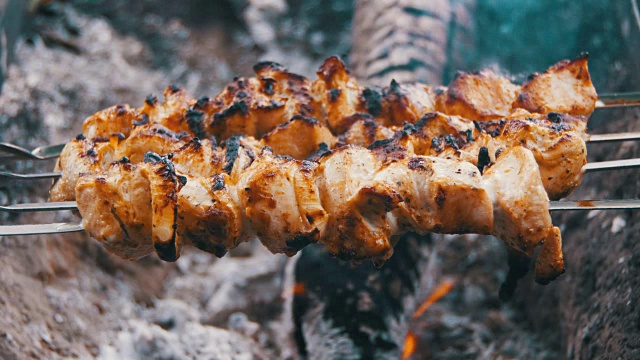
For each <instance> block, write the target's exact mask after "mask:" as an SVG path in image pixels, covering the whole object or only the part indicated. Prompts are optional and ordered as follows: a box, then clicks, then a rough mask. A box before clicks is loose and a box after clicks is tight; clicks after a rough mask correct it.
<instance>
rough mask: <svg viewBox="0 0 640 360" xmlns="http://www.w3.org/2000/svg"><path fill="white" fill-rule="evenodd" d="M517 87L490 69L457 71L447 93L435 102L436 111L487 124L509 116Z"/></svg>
mask: <svg viewBox="0 0 640 360" xmlns="http://www.w3.org/2000/svg"><path fill="white" fill-rule="evenodd" d="M519 89H520V87H519V86H518V85H515V84H513V83H512V82H511V81H509V80H508V79H507V78H505V77H503V76H500V75H498V74H495V73H494V72H493V71H491V70H483V71H481V72H478V73H464V72H460V73H458V75H457V76H456V78H455V80H453V82H452V83H451V84H450V85H449V88H448V89H447V90H444V91H441V92H440V93H439V94H438V96H437V99H436V104H437V105H436V108H437V110H438V111H440V112H443V113H445V114H451V115H458V116H462V117H464V118H467V119H473V120H478V121H486V120H492V119H498V118H502V117H505V116H507V115H509V114H510V113H511V104H513V102H514V100H515V99H516V96H517V94H518V90H519Z"/></svg>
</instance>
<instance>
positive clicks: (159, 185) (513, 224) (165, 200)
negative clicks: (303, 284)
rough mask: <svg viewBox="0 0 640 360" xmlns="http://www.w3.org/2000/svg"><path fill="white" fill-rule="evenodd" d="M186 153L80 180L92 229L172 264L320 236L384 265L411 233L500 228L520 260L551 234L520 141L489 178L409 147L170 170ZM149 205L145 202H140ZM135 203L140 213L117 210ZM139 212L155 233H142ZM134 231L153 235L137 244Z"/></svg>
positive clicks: (108, 241)
mask: <svg viewBox="0 0 640 360" xmlns="http://www.w3.org/2000/svg"><path fill="white" fill-rule="evenodd" d="M398 143H399V140H394V141H392V142H390V143H388V144H385V145H381V146H379V147H378V148H377V149H382V148H384V147H394V146H398ZM184 149H189V150H188V151H193V146H192V147H189V148H187V147H185V148H184ZM199 149H206V147H204V146H200V147H199ZM184 151H187V150H184ZM396 151H397V150H391V151H390V152H391V153H394V152H396ZM246 153H247V150H245V148H244V147H240V148H239V151H238V154H239V155H238V158H239V159H240V158H243V157H244V158H248V156H246V155H243V154H246ZM179 159H181V158H180V156H178V155H174V156H173V157H172V158H170V157H162V158H161V160H160V161H157V162H156V163H153V162H148V163H144V164H140V165H131V164H126V166H128V167H129V168H130V169H123V167H124V166H125V164H121V163H119V162H118V163H114V164H112V165H111V166H110V167H109V170H108V171H107V173H106V174H91V175H84V176H82V177H81V180H80V182H79V185H78V191H77V195H78V207H79V210H80V213H81V215H82V217H83V219H84V220H83V221H84V226H85V229H86V230H87V231H88V232H89V233H90V234H91V235H92V236H94V237H95V238H97V239H99V240H101V241H104V242H105V246H107V248H108V249H110V250H112V251H115V252H117V253H118V254H124V255H125V256H126V257H129V258H133V257H139V256H141V255H144V253H143V251H142V250H145V251H150V250H151V248H150V247H149V246H148V244H147V243H149V242H151V243H153V245H154V246H153V248H155V250H156V252H157V253H158V254H159V255H160V256H161V257H162V258H163V259H165V260H174V259H175V257H177V256H178V255H179V249H180V247H181V246H182V245H184V244H190V245H194V246H197V247H198V248H200V249H203V250H205V251H210V252H213V253H215V254H217V255H220V254H223V253H224V252H225V249H228V248H233V247H235V246H237V245H238V244H239V243H240V242H242V241H246V240H248V239H251V238H254V237H258V238H259V239H260V241H262V243H263V244H264V245H265V246H266V247H267V248H268V249H269V250H270V251H272V252H274V253H277V252H283V253H287V254H289V255H291V254H293V253H295V252H296V251H298V250H299V249H300V248H302V247H303V246H305V245H306V244H309V243H316V242H318V243H321V244H323V245H324V246H325V247H326V248H327V249H328V251H329V252H331V253H332V254H335V255H336V256H339V257H342V258H345V259H349V260H352V261H360V260H364V259H371V260H373V261H374V262H375V263H377V264H382V262H384V261H385V260H386V259H387V258H389V257H390V256H391V254H392V253H393V246H392V245H393V241H392V240H391V239H393V238H396V237H397V236H400V235H401V234H403V233H406V232H410V231H414V232H418V233H427V232H441V233H480V234H495V235H496V236H498V237H500V238H501V239H503V241H505V243H506V244H507V246H508V247H509V248H510V249H511V251H513V252H517V253H519V254H521V255H524V256H531V255H532V254H533V251H534V250H535V249H536V248H538V247H540V246H541V245H542V244H543V242H544V241H545V240H547V239H549V238H553V237H552V235H550V234H552V233H553V232H554V231H555V230H554V227H553V226H552V224H551V219H550V216H549V212H548V197H547V196H546V193H545V190H544V187H543V186H542V181H541V179H540V177H539V176H536V174H535V172H536V169H537V167H536V166H535V159H534V156H533V154H532V153H531V151H529V150H527V149H525V148H523V147H513V148H510V149H507V150H505V151H504V153H503V154H502V155H501V156H500V158H499V159H497V160H496V162H495V163H494V164H493V165H491V166H489V167H487V168H486V170H485V173H484V175H481V174H480V172H479V171H478V169H477V167H476V166H475V165H473V164H471V163H468V162H464V161H456V160H448V159H443V158H440V157H431V156H416V155H411V154H410V153H406V155H405V156H403V157H399V156H392V157H382V158H381V157H380V156H379V155H376V151H371V150H367V149H365V148H361V147H354V146H345V147H341V148H339V149H337V150H334V151H333V152H331V153H330V154H328V155H325V156H324V157H322V158H321V159H320V160H319V162H317V163H316V162H310V161H306V160H302V161H301V160H295V159H292V158H289V157H283V156H278V155H274V154H273V152H272V150H271V149H270V148H268V147H265V148H264V149H263V150H262V151H261V153H259V155H257V156H256V157H255V159H254V160H253V161H252V162H250V164H249V165H246V164H245V165H240V163H241V162H236V163H235V164H234V166H233V169H232V170H231V172H230V173H229V174H227V173H224V172H223V173H222V174H218V175H216V176H210V173H208V172H206V173H205V174H198V173H197V172H195V171H192V172H191V173H190V174H181V173H180V172H179V171H178V170H175V169H178V168H180V167H181V166H183V165H184V164H178V163H175V162H177V161H179ZM137 169H139V170H137ZM203 175H204V176H203ZM126 176H129V177H135V178H136V179H139V184H142V183H144V182H145V181H147V182H148V184H147V183H145V185H146V188H142V185H140V187H141V189H138V190H137V191H139V192H143V193H141V194H140V196H142V199H149V200H146V202H140V201H137V200H136V199H132V198H126V196H127V194H128V193H129V192H131V191H133V189H132V187H131V186H128V187H127V186H124V187H123V189H124V190H120V188H119V186H122V184H120V183H118V179H122V178H125V177H126ZM180 177H184V178H185V179H186V180H185V181H180ZM220 184H222V185H220ZM96 199H99V201H96ZM125 199H126V200H128V201H129V203H134V204H135V205H128V203H127V202H126V200H125ZM149 203H151V206H150V209H146V210H141V209H140V208H141V207H144V206H145V205H146V206H147V207H149V205H148V204H149ZM128 206H129V207H131V208H132V209H133V208H135V209H137V210H136V211H135V213H134V212H131V211H130V212H126V213H124V214H121V213H123V212H125V211H126V210H125V209H127V207H128ZM136 207H137V208H136ZM103 209H115V210H114V211H111V210H109V211H103ZM138 214H140V215H142V216H145V221H146V222H144V224H147V225H148V224H152V226H151V228H148V227H147V228H142V229H140V226H139V225H137V224H139V223H140V220H139V219H138V217H136V216H138ZM116 215H117V216H116ZM130 227H131V229H130ZM134 231H138V232H141V231H146V233H144V234H140V235H138V236H136V238H135V239H134V238H133V237H132V236H131V235H130V234H131V233H133V232H134ZM554 234H555V233H554ZM556 235H558V236H559V233H558V234H556ZM553 239H555V238H553ZM557 239H558V241H559V237H558V238H557ZM138 241H140V242H145V243H144V244H142V243H140V244H138V243H137V242H138ZM558 241H555V243H554V242H550V243H554V244H556V245H557V244H558ZM132 242H135V246H132ZM127 246H132V249H134V250H132V251H130V252H128V251H127V250H126V248H127ZM545 246H546V245H545ZM545 249H546V248H545ZM174 251H175V252H174ZM543 252H544V253H545V254H546V255H545V260H544V263H543V264H541V265H540V266H538V267H537V269H539V272H540V278H541V279H549V278H552V277H553V276H555V275H557V274H556V273H555V272H556V271H557V270H558V269H560V267H559V266H558V264H561V263H562V259H561V258H558V256H559V255H558V253H557V246H555V245H553V246H551V245H550V247H549V249H548V250H547V251H546V252H545V250H544V249H543ZM560 255H561V253H560Z"/></svg>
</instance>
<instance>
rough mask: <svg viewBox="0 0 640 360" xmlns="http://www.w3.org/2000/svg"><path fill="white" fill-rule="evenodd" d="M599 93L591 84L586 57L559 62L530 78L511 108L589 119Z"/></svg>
mask: <svg viewBox="0 0 640 360" xmlns="http://www.w3.org/2000/svg"><path fill="white" fill-rule="evenodd" d="M597 100H598V94H597V93H596V89H595V88H594V87H593V83H591V76H590V75H589V68H588V66H587V56H586V55H584V56H582V57H579V58H577V59H575V60H573V61H569V60H565V61H561V62H559V63H557V64H555V65H553V66H552V67H550V68H549V69H548V70H547V71H545V72H543V73H542V74H534V75H532V76H531V77H530V79H529V81H527V82H526V83H525V84H524V85H523V86H522V89H521V90H520V91H519V93H518V97H517V100H516V101H515V102H514V104H513V108H514V109H517V108H522V109H525V110H528V111H530V112H534V113H542V114H546V113H548V112H560V113H567V114H572V115H584V116H589V115H591V113H592V112H593V109H595V105H596V101H597Z"/></svg>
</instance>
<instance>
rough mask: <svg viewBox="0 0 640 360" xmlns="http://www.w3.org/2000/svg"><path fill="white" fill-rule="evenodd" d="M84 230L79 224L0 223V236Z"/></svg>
mask: <svg viewBox="0 0 640 360" xmlns="http://www.w3.org/2000/svg"><path fill="white" fill-rule="evenodd" d="M81 231H84V229H83V228H82V225H80V224H70V223H55V224H29V225H0V236H20V235H47V234H64V233H71V232H81Z"/></svg>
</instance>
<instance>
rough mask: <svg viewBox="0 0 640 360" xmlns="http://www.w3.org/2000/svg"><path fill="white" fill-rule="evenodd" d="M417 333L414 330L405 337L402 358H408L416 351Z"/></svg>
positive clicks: (405, 359)
mask: <svg viewBox="0 0 640 360" xmlns="http://www.w3.org/2000/svg"><path fill="white" fill-rule="evenodd" d="M416 343H417V341H416V334H414V333H413V332H412V331H409V332H408V333H407V337H406V338H404V349H402V360H407V359H409V358H410V357H411V355H413V353H414V352H415V351H416Z"/></svg>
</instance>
